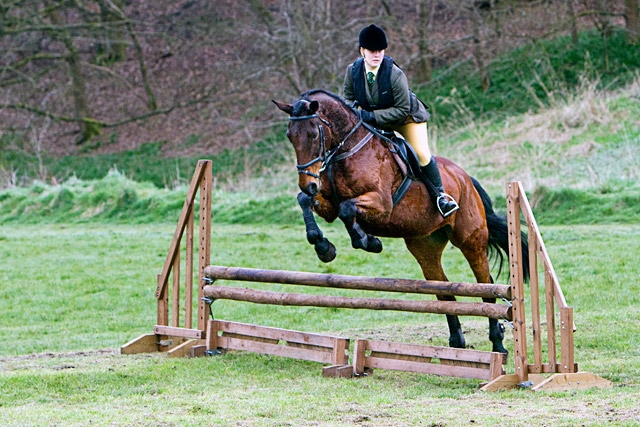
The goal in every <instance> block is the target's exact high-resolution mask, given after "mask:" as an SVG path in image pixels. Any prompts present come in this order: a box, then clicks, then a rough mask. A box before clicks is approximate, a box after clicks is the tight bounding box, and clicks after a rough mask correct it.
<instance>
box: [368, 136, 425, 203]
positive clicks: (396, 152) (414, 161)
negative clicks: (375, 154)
mask: <svg viewBox="0 0 640 427" xmlns="http://www.w3.org/2000/svg"><path fill="white" fill-rule="evenodd" d="M367 128H369V130H370V131H371V132H373V133H375V134H376V135H378V136H379V137H380V138H382V139H383V140H384V141H385V142H387V144H388V148H389V151H390V152H391V153H392V154H393V158H394V159H395V161H396V163H397V164H398V166H399V167H400V171H401V173H402V175H403V177H404V179H403V180H402V182H401V183H400V186H399V187H398V188H397V189H396V191H395V192H394V193H393V196H392V197H391V200H392V201H393V206H394V207H395V206H396V205H397V204H398V203H399V202H400V200H402V198H403V197H404V195H405V194H406V193H407V190H409V187H410V186H411V183H412V182H413V181H419V179H418V178H417V177H419V176H421V173H422V172H420V162H419V161H418V156H417V154H416V152H415V151H414V149H413V147H412V146H411V144H409V143H408V142H407V141H406V140H405V139H404V138H401V137H400V136H398V135H397V134H396V133H394V132H389V131H383V130H380V129H375V128H373V127H372V126H369V125H367Z"/></svg>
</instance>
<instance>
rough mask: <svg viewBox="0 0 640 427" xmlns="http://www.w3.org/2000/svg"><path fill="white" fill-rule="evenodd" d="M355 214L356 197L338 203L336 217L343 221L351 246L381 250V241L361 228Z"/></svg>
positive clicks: (374, 250)
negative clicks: (338, 207)
mask: <svg viewBox="0 0 640 427" xmlns="http://www.w3.org/2000/svg"><path fill="white" fill-rule="evenodd" d="M357 214H358V205H357V202H356V199H349V200H345V201H344V202H342V203H340V210H339V212H338V217H339V218H340V220H342V222H343V223H344V225H345V227H346V229H347V233H349V237H351V246H353V248H354V249H364V250H365V251H367V252H373V253H380V252H382V242H381V241H380V239H378V238H377V237H375V236H372V235H371V234H367V233H365V232H364V230H362V227H360V224H358V221H357Z"/></svg>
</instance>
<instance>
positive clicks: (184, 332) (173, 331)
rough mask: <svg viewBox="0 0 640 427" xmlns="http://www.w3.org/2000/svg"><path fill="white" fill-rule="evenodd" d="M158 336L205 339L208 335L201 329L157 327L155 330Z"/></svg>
mask: <svg viewBox="0 0 640 427" xmlns="http://www.w3.org/2000/svg"><path fill="white" fill-rule="evenodd" d="M153 332H155V334H156V335H167V336H172V337H183V338H193V339H204V338H205V336H206V333H205V332H204V331H201V330H199V329H185V328H176V327H173V326H164V325H156V326H155V327H154V328H153Z"/></svg>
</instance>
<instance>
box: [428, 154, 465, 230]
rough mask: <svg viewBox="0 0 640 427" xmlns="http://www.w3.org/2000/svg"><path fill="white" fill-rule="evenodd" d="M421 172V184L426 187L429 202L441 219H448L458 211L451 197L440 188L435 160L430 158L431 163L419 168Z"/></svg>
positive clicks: (440, 180) (440, 182) (438, 172)
mask: <svg viewBox="0 0 640 427" xmlns="http://www.w3.org/2000/svg"><path fill="white" fill-rule="evenodd" d="M420 172H422V177H421V179H422V182H424V184H425V185H426V186H427V192H428V193H429V195H430V196H431V200H432V201H433V203H434V204H435V205H436V206H437V207H438V211H439V212H440V215H442V217H443V218H446V217H448V216H449V215H451V214H452V213H454V212H455V211H457V210H458V208H459V206H458V203H456V201H455V200H453V197H451V196H450V195H448V194H447V193H445V192H444V188H442V179H441V178H440V171H439V170H438V165H437V164H436V159H434V158H433V157H431V161H430V162H429V164H427V165H426V166H420Z"/></svg>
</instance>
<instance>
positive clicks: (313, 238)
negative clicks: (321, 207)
mask: <svg viewBox="0 0 640 427" xmlns="http://www.w3.org/2000/svg"><path fill="white" fill-rule="evenodd" d="M298 204H299V205H300V208H302V218H303V219H304V226H305V229H306V231H307V241H308V242H309V243H311V244H312V245H313V247H314V249H315V250H316V254H317V255H318V258H319V259H320V261H322V262H331V261H333V260H334V259H335V258H336V247H335V246H333V243H331V242H330V241H329V240H327V239H326V238H325V237H324V236H323V235H322V230H320V227H318V223H317V222H316V218H315V216H314V215H313V197H311V196H309V195H308V194H306V193H303V192H300V193H298Z"/></svg>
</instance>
